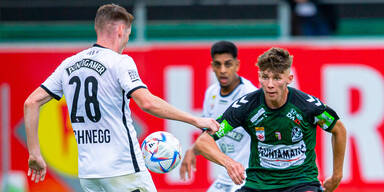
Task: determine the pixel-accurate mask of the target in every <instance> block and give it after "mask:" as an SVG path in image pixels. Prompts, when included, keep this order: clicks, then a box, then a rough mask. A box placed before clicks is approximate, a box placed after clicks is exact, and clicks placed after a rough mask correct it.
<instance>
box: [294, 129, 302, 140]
mask: <svg viewBox="0 0 384 192" xmlns="http://www.w3.org/2000/svg"><path fill="white" fill-rule="evenodd" d="M301 139H303V131H302V130H301V129H300V127H297V126H295V127H293V128H292V142H297V141H300V140H301Z"/></svg>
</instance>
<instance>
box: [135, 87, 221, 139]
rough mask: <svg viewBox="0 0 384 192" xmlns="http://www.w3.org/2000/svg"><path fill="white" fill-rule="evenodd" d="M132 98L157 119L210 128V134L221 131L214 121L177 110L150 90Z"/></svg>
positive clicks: (139, 92)
mask: <svg viewBox="0 0 384 192" xmlns="http://www.w3.org/2000/svg"><path fill="white" fill-rule="evenodd" d="M131 97H132V98H133V100H135V102H136V104H137V105H138V106H139V107H140V108H141V109H142V110H143V111H145V112H147V113H150V114H151V115H154V116H156V117H160V118H163V119H172V120H177V121H183V122H185V123H189V124H191V125H194V126H196V127H198V128H200V129H203V128H208V129H209V132H210V133H214V132H216V131H217V130H218V129H219V124H218V123H217V122H216V121H215V120H214V119H211V118H200V117H195V116H193V115H191V114H189V113H187V112H184V111H181V110H179V109H176V108H175V107H173V106H172V105H170V104H169V103H167V102H166V101H164V100H163V99H161V98H159V97H157V96H155V95H153V94H152V93H151V92H149V90H148V89H144V88H141V89H137V90H135V91H134V92H133V93H132V94H131Z"/></svg>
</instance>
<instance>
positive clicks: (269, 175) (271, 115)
mask: <svg viewBox="0 0 384 192" xmlns="http://www.w3.org/2000/svg"><path fill="white" fill-rule="evenodd" d="M288 90H289V93H288V98H287V102H286V103H285V104H284V105H283V106H282V107H280V108H278V109H270V108H269V107H268V106H267V105H266V103H265V99H264V92H263V90H262V89H259V90H257V91H255V92H252V93H249V94H247V95H245V96H243V97H241V98H240V99H238V100H236V101H235V102H234V103H233V104H232V105H231V107H229V108H228V109H227V110H226V111H225V112H224V114H223V115H222V116H221V117H220V118H219V119H218V121H219V123H220V129H219V131H217V132H216V133H215V134H214V135H212V136H213V138H214V139H215V140H217V139H219V138H221V137H224V136H225V135H226V134H228V133H229V132H231V131H232V130H233V129H234V128H236V127H239V126H242V127H243V128H244V129H245V130H246V131H247V132H248V134H249V135H250V136H251V154H250V158H249V167H248V169H247V170H246V173H247V178H246V183H245V187H247V188H250V189H255V190H271V189H279V188H286V187H291V186H294V185H299V184H303V183H313V182H319V181H318V179H317V176H318V169H317V166H316V162H315V161H316V154H315V146H316V127H317V126H319V127H320V128H322V129H323V130H325V131H327V132H330V131H331V130H332V128H333V127H334V125H335V123H336V121H337V120H338V119H339V117H338V116H337V114H336V112H335V111H334V110H332V109H331V108H330V107H328V106H326V105H325V104H323V103H322V102H321V101H320V100H319V99H318V98H316V97H313V96H311V95H308V94H306V93H304V92H302V91H299V90H297V89H294V88H291V87H288Z"/></svg>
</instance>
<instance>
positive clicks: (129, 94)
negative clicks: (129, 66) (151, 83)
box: [127, 85, 147, 99]
mask: <svg viewBox="0 0 384 192" xmlns="http://www.w3.org/2000/svg"><path fill="white" fill-rule="evenodd" d="M140 88H144V89H146V88H147V87H146V86H143V85H141V86H138V87H135V88H133V89H131V90H130V91H129V92H128V93H127V99H130V98H131V94H132V93H133V92H134V91H136V90H138V89H140Z"/></svg>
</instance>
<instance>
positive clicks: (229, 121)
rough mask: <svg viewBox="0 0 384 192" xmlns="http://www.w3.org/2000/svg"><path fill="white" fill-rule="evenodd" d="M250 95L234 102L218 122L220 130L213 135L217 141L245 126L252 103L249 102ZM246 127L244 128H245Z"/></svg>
mask: <svg viewBox="0 0 384 192" xmlns="http://www.w3.org/2000/svg"><path fill="white" fill-rule="evenodd" d="M248 96H249V94H248V95H245V96H243V97H241V98H239V99H238V100H236V101H234V102H233V103H232V104H231V105H230V106H229V107H228V108H227V109H226V110H225V112H224V113H223V115H222V116H220V117H219V118H218V119H217V122H219V124H220V128H219V130H218V131H217V132H216V133H215V134H213V135H212V137H213V138H214V139H215V140H218V139H220V138H221V137H224V136H225V135H226V134H227V133H228V132H230V131H232V130H233V129H234V128H236V127H239V126H243V123H244V122H245V119H246V117H247V112H248V109H249V108H250V105H251V103H252V102H249V100H250V98H249V99H248V98H247V97H248ZM243 127H244V126H243Z"/></svg>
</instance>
